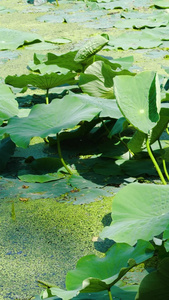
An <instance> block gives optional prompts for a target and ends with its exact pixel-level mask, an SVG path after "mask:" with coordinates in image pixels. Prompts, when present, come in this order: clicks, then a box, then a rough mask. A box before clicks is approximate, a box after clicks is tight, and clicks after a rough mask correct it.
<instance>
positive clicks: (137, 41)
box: [109, 31, 162, 50]
mask: <svg viewBox="0 0 169 300" xmlns="http://www.w3.org/2000/svg"><path fill="white" fill-rule="evenodd" d="M161 44H162V42H161V39H160V38H159V37H155V36H154V35H153V34H151V33H150V32H142V31H133V32H127V33H122V34H121V35H120V36H119V37H117V38H114V37H111V36H110V40H109V45H110V46H112V47H114V48H116V49H118V48H119V49H124V50H127V49H140V48H143V49H144V48H145V49H148V48H155V47H158V46H160V45H161Z"/></svg>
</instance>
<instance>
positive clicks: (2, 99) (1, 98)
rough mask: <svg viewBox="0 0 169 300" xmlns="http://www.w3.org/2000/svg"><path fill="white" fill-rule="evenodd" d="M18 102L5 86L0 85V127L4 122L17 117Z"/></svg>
mask: <svg viewBox="0 0 169 300" xmlns="http://www.w3.org/2000/svg"><path fill="white" fill-rule="evenodd" d="M18 111H19V110H18V102H17V101H16V100H15V96H14V94H13V93H12V92H11V90H10V88H9V87H8V86H6V85H5V84H0V125H1V124H2V123H3V121H4V120H8V119H9V118H11V117H13V116H16V115H18Z"/></svg>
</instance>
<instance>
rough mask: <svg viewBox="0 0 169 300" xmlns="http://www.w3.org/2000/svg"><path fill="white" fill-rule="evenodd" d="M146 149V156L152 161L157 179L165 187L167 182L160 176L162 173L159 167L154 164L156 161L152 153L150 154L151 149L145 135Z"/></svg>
mask: <svg viewBox="0 0 169 300" xmlns="http://www.w3.org/2000/svg"><path fill="white" fill-rule="evenodd" d="M146 147H147V151H148V154H149V156H150V158H151V160H152V162H153V164H154V166H155V168H156V170H157V173H158V175H159V177H160V179H161V181H162V183H163V184H165V185H166V184H167V182H166V181H165V179H164V176H163V174H162V172H161V170H160V167H159V165H158V163H157V162H156V159H155V157H154V155H153V153H152V151H151V149H150V144H149V140H148V135H147V137H146Z"/></svg>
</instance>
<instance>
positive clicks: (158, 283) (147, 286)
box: [135, 257, 169, 300]
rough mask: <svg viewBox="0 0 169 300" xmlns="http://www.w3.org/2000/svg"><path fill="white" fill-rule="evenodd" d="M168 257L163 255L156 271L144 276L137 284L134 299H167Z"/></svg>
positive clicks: (168, 287) (168, 293)
mask: <svg viewBox="0 0 169 300" xmlns="http://www.w3.org/2000/svg"><path fill="white" fill-rule="evenodd" d="M168 270H169V258H168V257H165V258H164V259H163V260H162V261H161V262H160V264H159V266H158V268H157V271H154V272H151V273H150V274H148V275H147V276H145V277H144V278H143V280H142V282H141V284H140V286H139V290H138V293H137V295H136V298H135V300H150V299H153V300H160V299H169V285H168V282H169V273H168Z"/></svg>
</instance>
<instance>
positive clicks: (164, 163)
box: [158, 139, 169, 180]
mask: <svg viewBox="0 0 169 300" xmlns="http://www.w3.org/2000/svg"><path fill="white" fill-rule="evenodd" d="M158 144H159V146H160V150H161V151H162V150H163V149H162V146H161V142H160V140H159V139H158ZM162 163H163V169H164V173H165V176H166V177H167V179H168V180H169V174H168V171H167V167H166V162H165V159H164V156H163V154H162Z"/></svg>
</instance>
